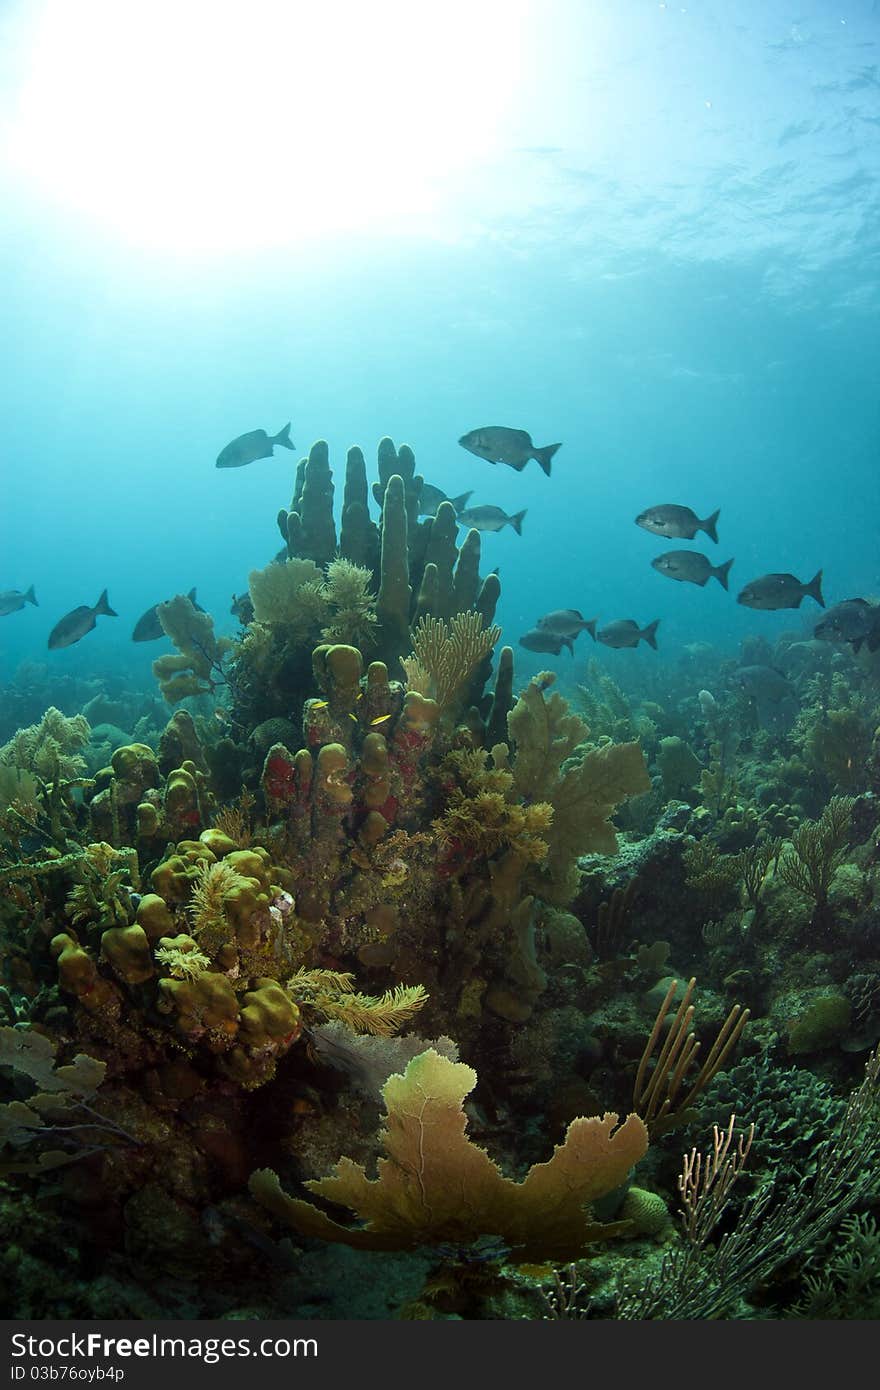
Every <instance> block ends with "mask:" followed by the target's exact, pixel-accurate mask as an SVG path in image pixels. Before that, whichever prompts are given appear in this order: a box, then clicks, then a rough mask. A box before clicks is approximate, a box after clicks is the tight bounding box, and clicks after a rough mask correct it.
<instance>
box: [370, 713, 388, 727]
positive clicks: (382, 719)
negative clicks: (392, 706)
mask: <svg viewBox="0 0 880 1390" xmlns="http://www.w3.org/2000/svg"><path fill="white" fill-rule="evenodd" d="M390 718H391V715H390V714H379V715H377V716H376V718H375V719H371V720H370V728H371V729H375V728H376V727H377V726H378V725H379V724H384V723H385V722H386V720H388V719H390Z"/></svg>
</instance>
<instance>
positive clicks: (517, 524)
mask: <svg viewBox="0 0 880 1390" xmlns="http://www.w3.org/2000/svg"><path fill="white" fill-rule="evenodd" d="M527 510H528V508H523V510H522V511H521V512H517V513H516V515H515V516H512V517H511V518H510V524H511V526H512V527H513V529H514V531H515V532H516V534H517V535H518V536H521V535H522V524H523V517H524V516H525V514H526V511H527Z"/></svg>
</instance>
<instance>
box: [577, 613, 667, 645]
mask: <svg viewBox="0 0 880 1390" xmlns="http://www.w3.org/2000/svg"><path fill="white" fill-rule="evenodd" d="M659 625H660V619H659V618H655V619H654V621H653V622H652V623H648V626H647V627H639V625H638V623H637V622H636V621H635V619H633V618H618V619H617V621H616V622H614V623H609V624H608V626H607V627H603V628H600V629H599V630H598V632H597V631H596V630H595V629H596V623H595V621H593V622H591V623H590V624H589V625H588V630H589V633H590V636H591V637H595V639H596V641H597V642H604V644H605V646H606V647H614V649H615V650H616V651H619V650H620V649H621V648H623V647H637V646H638V645H639V643H640V642H647V644H648V646H649V647H653V648H654V651H656V650H657V628H658V627H659Z"/></svg>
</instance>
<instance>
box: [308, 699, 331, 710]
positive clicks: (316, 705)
mask: <svg viewBox="0 0 880 1390" xmlns="http://www.w3.org/2000/svg"><path fill="white" fill-rule="evenodd" d="M329 704H330V701H329V700H313V701H312V709H326V708H327V706H328V705H329Z"/></svg>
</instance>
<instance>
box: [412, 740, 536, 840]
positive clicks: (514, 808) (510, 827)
mask: <svg viewBox="0 0 880 1390" xmlns="http://www.w3.org/2000/svg"><path fill="white" fill-rule="evenodd" d="M504 751H505V752H506V749H505V750H504ZM445 774H451V775H452V776H454V777H455V778H456V782H457V785H455V786H454V787H453V788H452V789H451V790H450V791H449V792H448V794H447V796H446V804H445V807H444V811H443V815H442V816H439V817H438V818H437V819H436V820H435V821H434V829H435V831H436V832H437V835H438V837H439V839H440V844H441V847H442V848H443V849H444V850H447V851H448V850H450V849H452V850H455V851H456V852H457V853H462V852H466V853H469V854H473V855H476V856H482V857H484V858H486V859H488V858H490V857H491V856H492V855H493V854H496V853H498V851H499V850H501V849H503V848H509V849H513V850H515V851H516V853H517V854H519V855H521V856H522V857H523V859H524V861H525V862H527V863H535V864H540V863H542V862H543V860H544V859H545V858H546V856H547V851H548V848H549V846H548V844H547V839H546V835H547V832H548V830H549V828H550V826H551V824H552V822H553V807H552V806H551V805H549V803H548V802H546V801H538V802H533V803H532V804H531V805H523V804H522V803H521V802H520V801H519V800H518V799H517V797H516V794H515V788H514V779H513V773H512V772H511V771H510V769H509V768H508V767H506V766H504V765H503V764H502V765H501V766H495V765H494V762H493V761H490V755H489V754H488V753H487V752H486V751H485V749H482V748H480V749H453V750H452V751H451V752H450V753H448V754H447V756H446V758H445V760H444V763H443V766H442V768H441V776H444V775H445Z"/></svg>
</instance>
